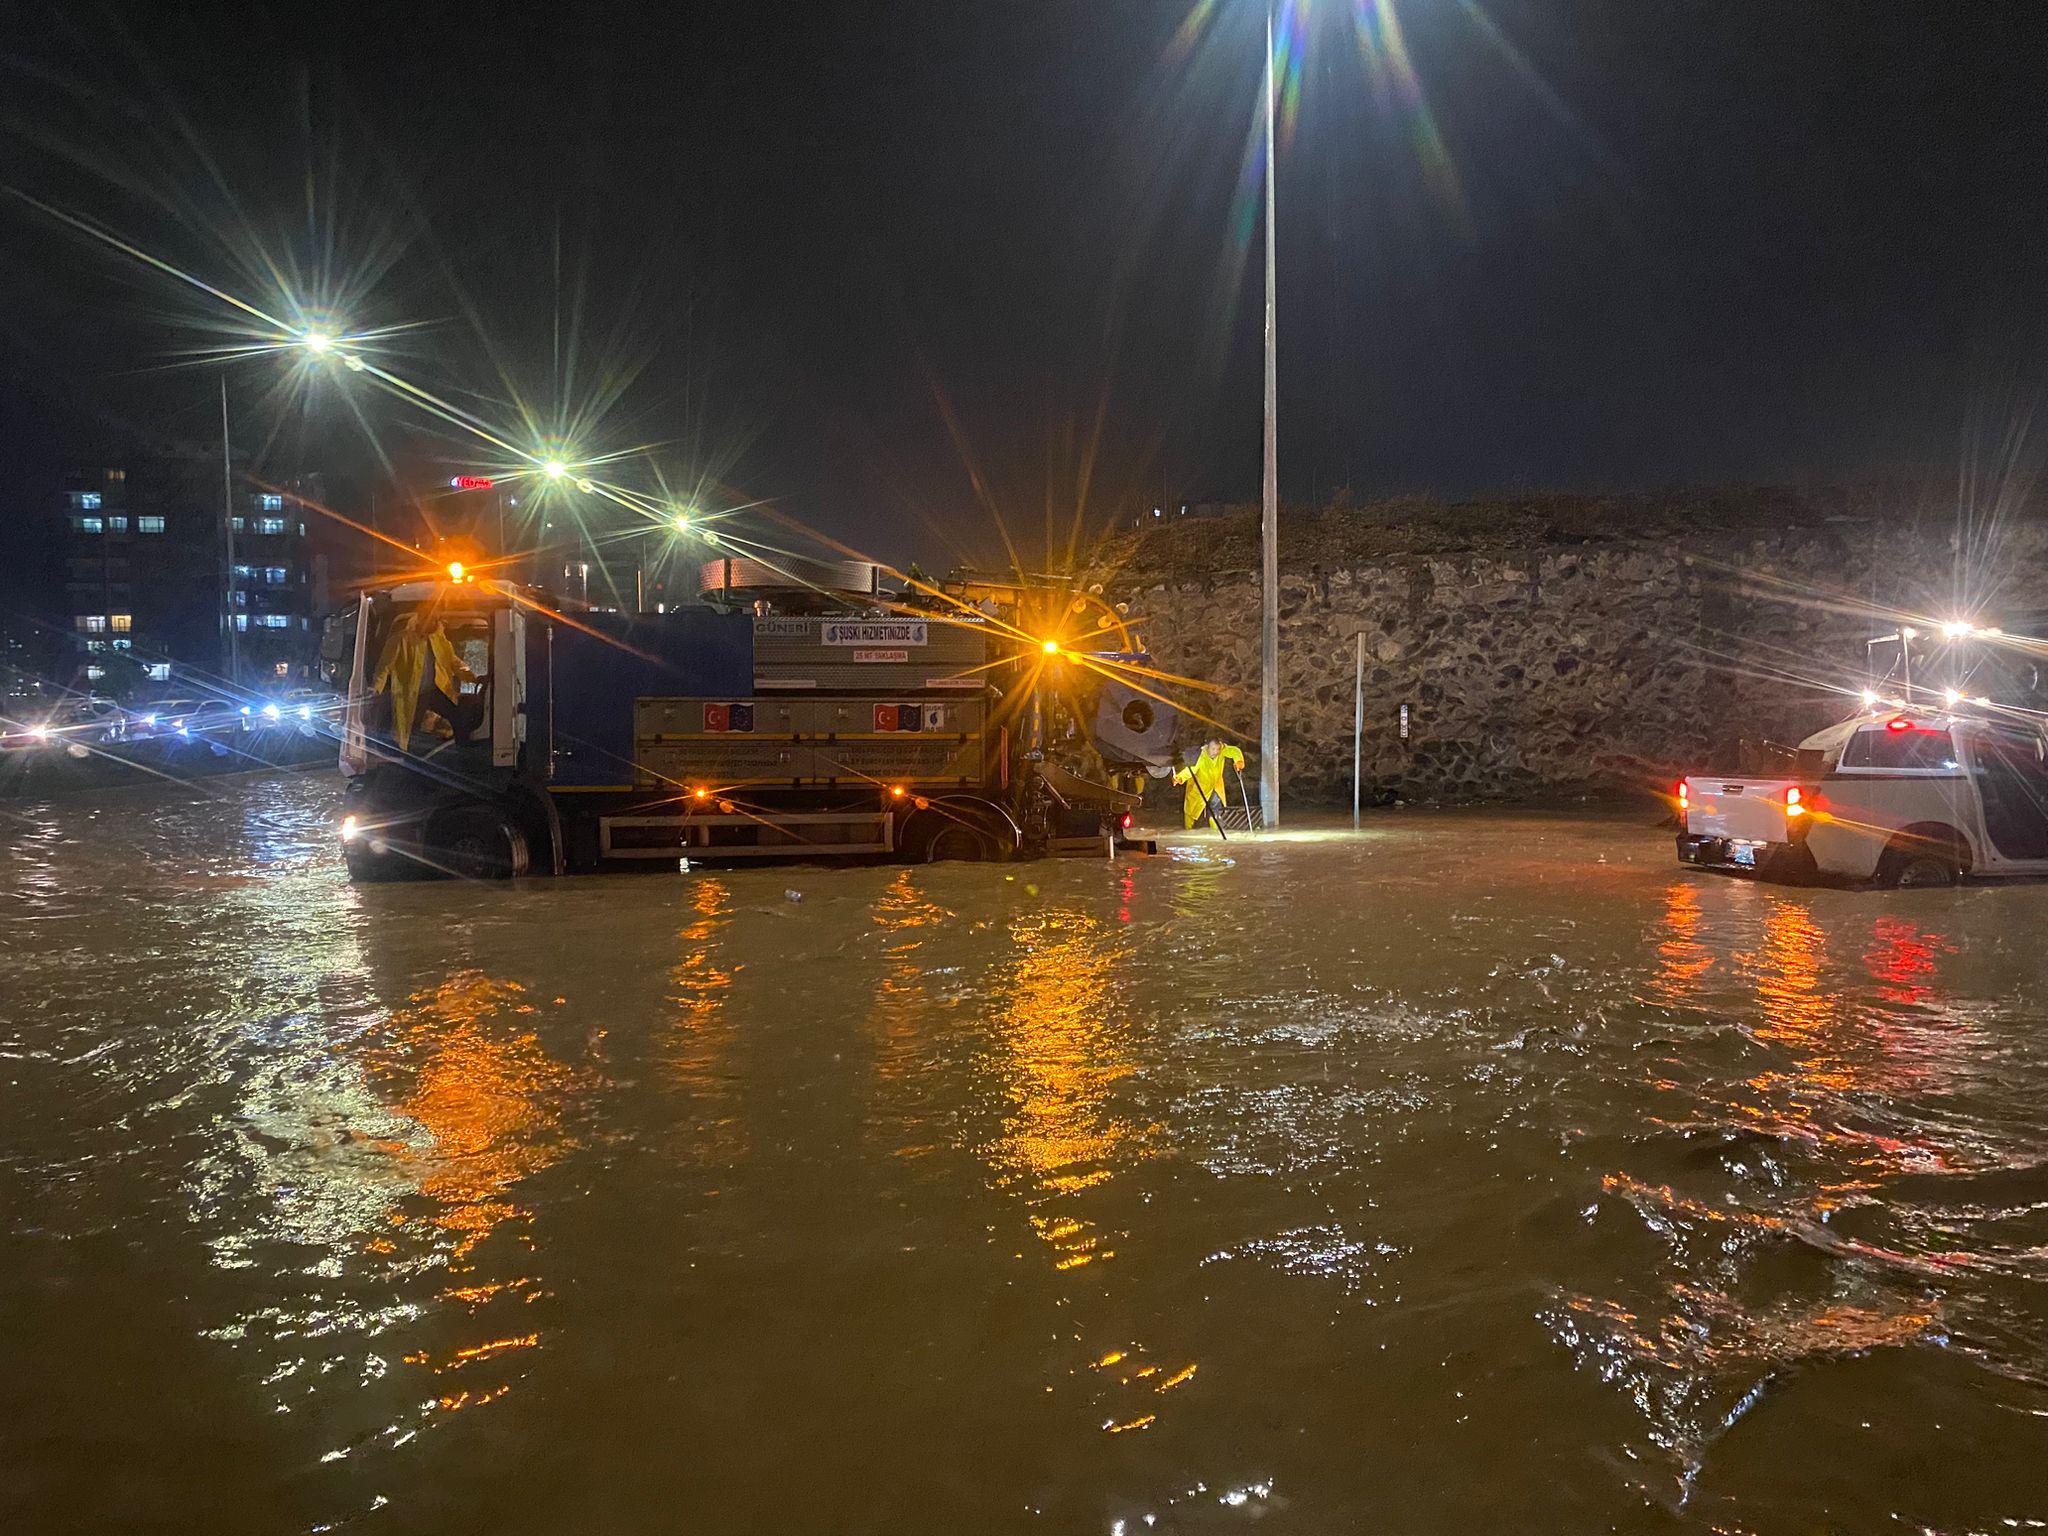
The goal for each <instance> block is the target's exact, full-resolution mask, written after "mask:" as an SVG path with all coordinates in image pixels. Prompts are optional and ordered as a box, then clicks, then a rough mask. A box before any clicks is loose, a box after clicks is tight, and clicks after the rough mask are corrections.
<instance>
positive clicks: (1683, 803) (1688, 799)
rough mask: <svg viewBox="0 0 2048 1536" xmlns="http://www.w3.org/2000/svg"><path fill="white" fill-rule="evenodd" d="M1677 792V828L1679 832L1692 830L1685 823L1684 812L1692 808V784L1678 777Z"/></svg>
mask: <svg viewBox="0 0 2048 1536" xmlns="http://www.w3.org/2000/svg"><path fill="white" fill-rule="evenodd" d="M1677 794H1678V830H1679V831H1681V832H1688V831H1690V830H1692V829H1691V828H1690V827H1688V826H1687V825H1686V813H1687V812H1689V811H1690V810H1691V809H1692V785H1690V784H1688V783H1687V782H1686V781H1685V780H1684V779H1680V780H1679V781H1678V790H1677Z"/></svg>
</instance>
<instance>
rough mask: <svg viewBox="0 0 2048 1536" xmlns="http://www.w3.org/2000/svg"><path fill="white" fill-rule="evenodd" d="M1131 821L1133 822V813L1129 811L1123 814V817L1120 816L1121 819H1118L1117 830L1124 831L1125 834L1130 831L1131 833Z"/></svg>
mask: <svg viewBox="0 0 2048 1536" xmlns="http://www.w3.org/2000/svg"><path fill="white" fill-rule="evenodd" d="M1131 821H1132V816H1131V813H1130V812H1129V811H1125V812H1124V813H1123V815H1121V816H1119V817H1118V818H1117V819H1116V824H1117V828H1118V830H1120V831H1124V832H1128V831H1130V830H1131Z"/></svg>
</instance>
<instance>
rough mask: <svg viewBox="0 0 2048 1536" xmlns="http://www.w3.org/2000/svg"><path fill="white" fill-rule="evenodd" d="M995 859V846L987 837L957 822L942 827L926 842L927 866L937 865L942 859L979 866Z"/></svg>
mask: <svg viewBox="0 0 2048 1536" xmlns="http://www.w3.org/2000/svg"><path fill="white" fill-rule="evenodd" d="M993 857H995V848H994V845H993V844H991V843H990V841H989V840H988V839H987V838H986V837H984V836H983V835H982V834H981V833H980V832H977V831H976V830H975V829H974V828H973V827H966V826H961V825H960V824H959V823H957V822H955V823H953V824H951V825H948V826H943V827H940V828H939V829H938V831H936V832H934V833H933V834H932V835H931V836H930V837H929V838H928V839H926V840H925V845H924V858H925V862H926V863H927V864H936V863H938V862H939V861H940V860H941V859H958V860H961V861H963V862H967V863H976V864H978V863H982V862H984V861H986V860H988V859H991V858H993Z"/></svg>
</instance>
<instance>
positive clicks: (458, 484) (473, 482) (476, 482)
mask: <svg viewBox="0 0 2048 1536" xmlns="http://www.w3.org/2000/svg"><path fill="white" fill-rule="evenodd" d="M448 483H449V485H451V486H453V487H454V488H455V489H456V490H458V491H488V490H489V489H490V488H491V487H492V486H494V485H496V484H497V483H498V482H497V481H495V480H493V479H492V478H491V477H490V476H489V475H457V476H455V477H454V478H453V479H451V480H450V481H449V482H448Z"/></svg>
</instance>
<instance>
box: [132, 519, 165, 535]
mask: <svg viewBox="0 0 2048 1536" xmlns="http://www.w3.org/2000/svg"><path fill="white" fill-rule="evenodd" d="M135 531H136V532H137V533H162V532H163V531H164V520H163V519H162V518H160V517H138V518H137V519H135Z"/></svg>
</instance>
